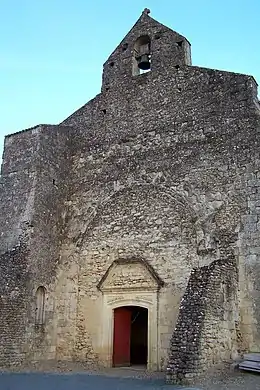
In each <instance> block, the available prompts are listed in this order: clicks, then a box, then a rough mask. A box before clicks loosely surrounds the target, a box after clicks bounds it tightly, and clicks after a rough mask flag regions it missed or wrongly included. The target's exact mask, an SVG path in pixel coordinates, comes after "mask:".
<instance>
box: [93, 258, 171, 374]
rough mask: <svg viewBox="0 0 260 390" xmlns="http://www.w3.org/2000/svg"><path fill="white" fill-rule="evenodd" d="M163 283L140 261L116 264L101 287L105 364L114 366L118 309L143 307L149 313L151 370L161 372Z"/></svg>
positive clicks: (148, 357) (100, 284)
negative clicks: (159, 311)
mask: <svg viewBox="0 0 260 390" xmlns="http://www.w3.org/2000/svg"><path fill="white" fill-rule="evenodd" d="M162 284H163V283H162V281H161V280H160V278H159V277H158V276H157V275H156V273H155V272H154V271H153V270H152V268H151V267H150V266H149V265H147V263H146V262H144V261H143V260H139V259H131V260H125V259H120V260H117V261H115V262H114V263H113V264H112V266H111V267H109V269H108V271H107V272H106V274H105V275H104V277H103V278H102V279H101V281H100V283H99V285H98V287H99V289H100V290H101V291H102V294H103V310H102V341H101V344H102V345H101V350H102V355H103V356H102V361H103V363H104V365H105V366H108V367H111V366H112V364H113V335H114V310H115V309H116V308H119V307H122V306H139V307H143V308H145V309H147V310H148V335H147V336H148V337H147V338H148V340H147V347H148V348H147V352H148V356H147V369H148V370H151V371H156V370H158V310H159V294H158V292H159V289H160V287H161V286H162Z"/></svg>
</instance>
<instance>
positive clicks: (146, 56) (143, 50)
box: [133, 35, 151, 76]
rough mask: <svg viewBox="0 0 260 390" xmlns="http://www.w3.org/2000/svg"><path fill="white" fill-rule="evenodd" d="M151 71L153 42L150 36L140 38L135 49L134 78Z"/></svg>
mask: <svg viewBox="0 0 260 390" xmlns="http://www.w3.org/2000/svg"><path fill="white" fill-rule="evenodd" d="M150 70H151V40H150V38H149V37H148V35H144V36H142V37H140V38H138V39H137V40H136V42H135V44H134V49H133V76H137V75H139V74H142V73H146V72H149V71H150Z"/></svg>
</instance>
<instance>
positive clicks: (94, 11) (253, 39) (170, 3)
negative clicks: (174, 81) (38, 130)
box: [0, 0, 260, 159]
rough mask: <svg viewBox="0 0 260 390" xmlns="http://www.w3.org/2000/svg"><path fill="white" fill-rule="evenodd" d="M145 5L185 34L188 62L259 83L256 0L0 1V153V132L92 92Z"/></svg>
mask: <svg viewBox="0 0 260 390" xmlns="http://www.w3.org/2000/svg"><path fill="white" fill-rule="evenodd" d="M145 7H148V8H150V9H151V16H152V17H153V18H155V19H157V20H158V21H160V22H162V23H164V24H166V25H167V26H169V27H171V28H172V29H173V30H175V31H177V32H179V33H181V34H183V35H184V36H186V37H187V38H188V39H189V41H190V42H191V44H192V58H193V64H194V65H197V66H203V67H209V68H215V69H224V70H229V71H234V72H239V73H246V74H251V75H253V76H254V77H255V79H256V80H257V81H258V83H260V49H259V41H260V0H124V1H119V0H94V1H93V0H0V159H1V154H2V145H3V139H4V135H6V134H9V133H13V132H16V131H19V130H22V129H25V128H28V127H31V126H34V125H36V124H39V123H49V124H56V123H59V122H60V121H62V120H63V119H64V118H66V117H67V116H69V115H70V114H71V113H72V112H73V111H75V110H76V109H77V108H79V107H80V106H82V105H83V104H84V103H86V102H87V101H88V100H89V99H91V98H92V97H94V96H95V95H96V94H97V93H99V91H100V85H101V74H102V65H103V63H104V62H105V60H106V58H107V57H108V56H109V54H110V53H111V52H112V51H113V50H114V48H115V47H116V46H117V44H118V43H119V42H120V41H121V40H122V38H123V37H124V36H125V34H126V33H127V32H128V31H129V29H130V28H131V27H132V25H133V24H134V23H135V22H136V20H137V19H138V18H139V16H140V14H141V12H142V10H143V9H144V8H145Z"/></svg>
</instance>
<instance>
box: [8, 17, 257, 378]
mask: <svg viewBox="0 0 260 390" xmlns="http://www.w3.org/2000/svg"><path fill="white" fill-rule="evenodd" d="M259 129H260V106H259V102H258V99H257V84H256V82H255V80H254V79H253V77H251V76H247V75H241V74H236V73H230V72H225V71H218V70H212V69H206V68H201V67H196V66H192V65H191V51H190V43H189V42H188V40H187V39H186V38H185V37H183V36H181V35H180V34H178V33H176V32H174V31H172V30H171V29H169V28H167V27H165V26H164V25H162V24H160V23H159V22H157V21H155V20H154V19H153V18H151V17H150V15H149V12H148V10H145V11H144V12H143V13H142V15H141V17H140V18H139V19H138V21H137V23H136V24H135V25H134V26H133V28H132V29H131V30H130V32H129V33H128V34H127V35H126V37H125V38H124V39H123V41H122V42H121V43H120V44H119V45H118V47H117V48H116V49H115V51H114V52H113V53H112V54H111V55H110V57H109V58H108V60H107V61H106V63H105V64H104V70H103V80H102V89H101V93H100V94H99V95H97V96H96V97H95V98H94V99H92V100H91V101H89V102H88V103H87V104H85V105H84V106H83V107H81V108H80V109H79V110H78V111H76V112H75V113H73V114H72V115H71V116H70V117H69V118H67V119H65V120H64V121H63V122H62V123H61V124H59V125H39V126H35V127H34V128H31V129H27V130H24V131H21V132H19V133H16V134H11V135H8V136H6V138H5V148H4V156H3V163H2V174H1V179H0V180H1V182H0V184H1V186H0V199H1V203H0V208H1V212H0V234H1V236H0V319H1V321H0V335H1V336H0V365H1V366H8V365H16V364H21V363H24V362H31V361H35V360H73V361H83V362H87V363H89V364H93V365H97V366H106V367H111V366H113V365H114V366H120V365H121V366H125V365H135V364H138V365H139V364H142V365H146V366H147V368H148V369H149V370H153V371H156V370H165V371H166V372H167V379H168V381H169V382H174V381H178V380H184V379H188V378H190V377H193V376H194V375H198V374H201V373H203V372H206V371H208V370H210V369H211V368H212V367H213V368H214V367H215V366H217V367H219V366H220V365H223V364H224V362H230V361H232V359H235V358H237V357H238V356H240V355H241V354H243V352H245V351H259V349H260V331H259V326H260V310H259V305H260V291H259V290H260V265H259V264H260V258H259V257H260V233H259V230H260V217H259V215H260V171H259V156H260V154H259V139H258V134H259Z"/></svg>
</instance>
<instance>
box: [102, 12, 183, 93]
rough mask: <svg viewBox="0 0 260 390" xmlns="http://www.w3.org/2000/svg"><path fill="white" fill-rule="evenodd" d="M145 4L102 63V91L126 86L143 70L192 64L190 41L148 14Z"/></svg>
mask: <svg viewBox="0 0 260 390" xmlns="http://www.w3.org/2000/svg"><path fill="white" fill-rule="evenodd" d="M149 14H150V10H149V9H147V8H145V10H144V11H143V12H142V15H141V16H140V18H139V19H138V20H137V22H136V23H135V25H134V26H133V27H132V29H131V30H130V31H129V33H128V34H127V35H126V36H125V38H124V39H123V40H122V42H121V43H120V44H119V45H118V46H117V48H116V49H115V50H114V52H113V53H112V54H111V55H110V56H109V58H108V60H107V61H106V62H105V64H104V66H103V80H102V91H108V90H110V89H111V88H117V89H118V88H119V87H120V86H124V87H126V84H128V83H129V82H131V80H133V79H134V78H136V77H138V76H140V75H142V74H143V73H151V74H154V75H156V74H157V75H158V74H159V73H163V72H166V71H167V72H169V71H176V67H180V66H187V65H191V50H190V43H189V41H188V40H187V39H186V38H185V37H183V36H182V35H180V34H178V33H177V32H175V31H173V30H171V29H170V28H168V27H166V26H164V25H163V24H161V23H159V22H157V21H156V20H154V19H153V18H151V17H150V16H149Z"/></svg>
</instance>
